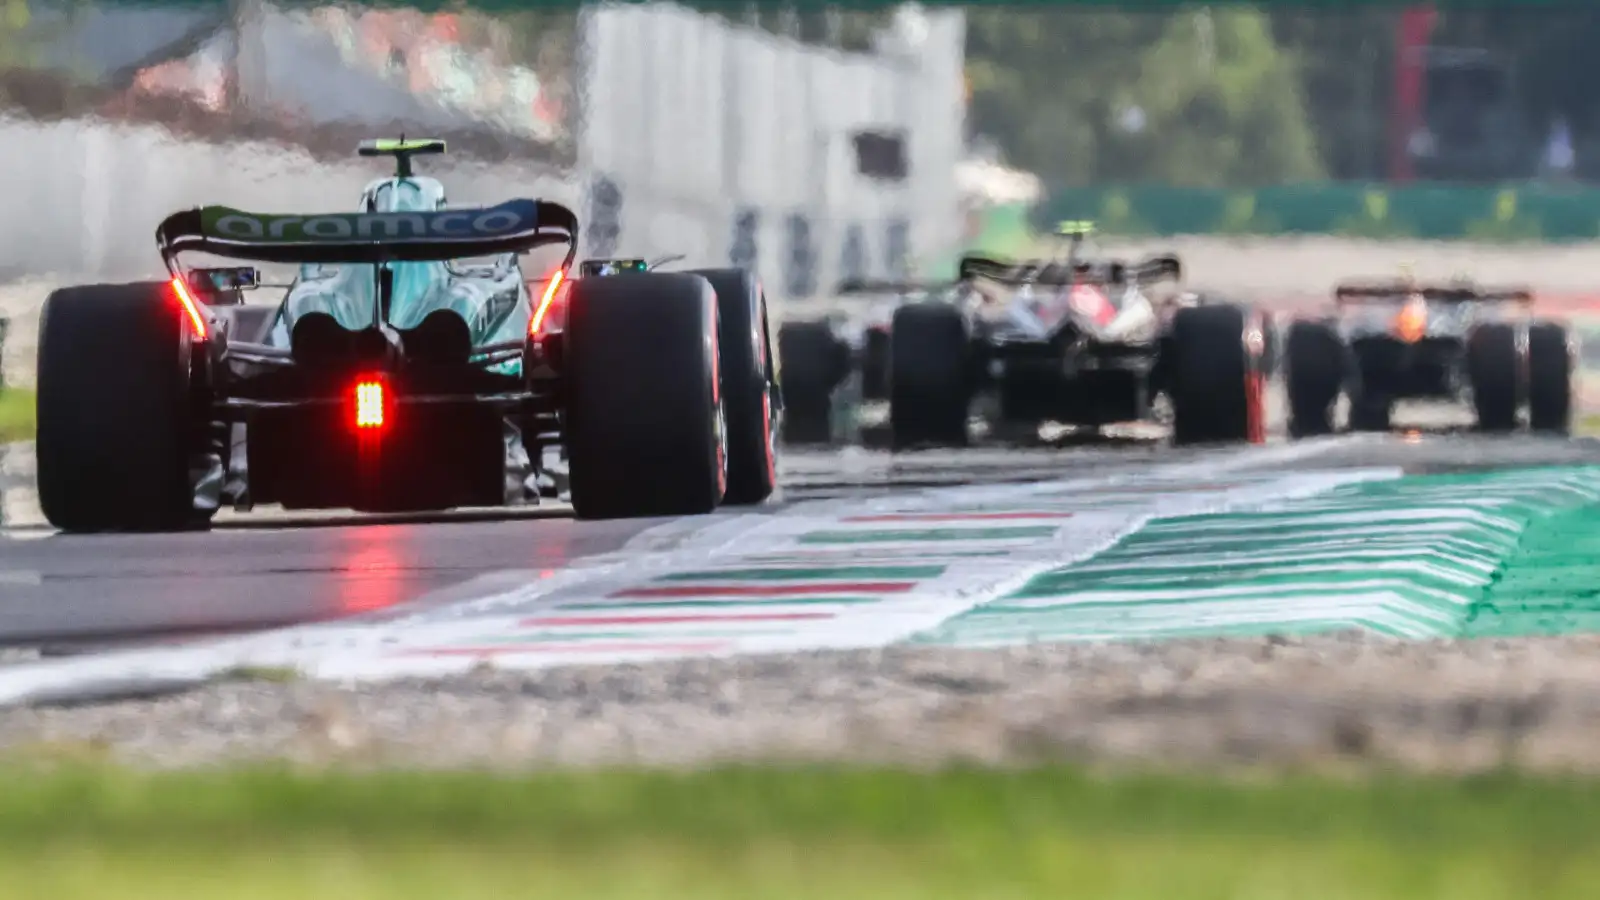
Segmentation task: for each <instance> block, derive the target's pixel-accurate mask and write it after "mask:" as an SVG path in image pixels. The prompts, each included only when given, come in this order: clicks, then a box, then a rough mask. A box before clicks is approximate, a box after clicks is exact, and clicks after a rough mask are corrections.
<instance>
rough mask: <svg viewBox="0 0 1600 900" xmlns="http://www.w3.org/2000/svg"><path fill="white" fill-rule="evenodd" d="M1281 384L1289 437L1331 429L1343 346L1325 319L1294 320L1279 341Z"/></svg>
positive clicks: (1342, 367)
mask: <svg viewBox="0 0 1600 900" xmlns="http://www.w3.org/2000/svg"><path fill="white" fill-rule="evenodd" d="M1283 367H1284V387H1285V389H1286V390H1285V392H1286V393H1287V394H1288V400H1289V436H1290V437H1291V438H1305V437H1315V436H1317V435H1324V434H1330V433H1332V431H1333V407H1334V403H1335V402H1336V401H1337V400H1338V399H1339V390H1340V388H1341V387H1342V386H1343V384H1344V376H1345V368H1346V364H1345V347H1344V342H1343V341H1341V340H1339V335H1338V333H1337V332H1335V331H1334V330H1333V328H1332V327H1331V326H1329V325H1328V324H1327V323H1325V322H1295V323H1294V324H1292V325H1290V326H1289V334H1288V336H1287V337H1286V338H1285V340H1284V343H1283Z"/></svg>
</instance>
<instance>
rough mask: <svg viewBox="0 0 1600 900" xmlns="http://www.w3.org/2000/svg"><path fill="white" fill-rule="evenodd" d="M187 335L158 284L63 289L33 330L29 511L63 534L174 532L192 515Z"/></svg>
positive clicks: (166, 289)
mask: <svg viewBox="0 0 1600 900" xmlns="http://www.w3.org/2000/svg"><path fill="white" fill-rule="evenodd" d="M192 338H193V335H192V334H191V332H190V325H189V324H188V322H187V320H186V318H185V316H184V313H183V311H182V307H181V306H180V305H179V303H178V300H177V298H176V297H174V296H173V294H172V289H171V287H170V286H169V285H168V284H167V283H166V282H145V283H135V284H100V285H86V286H82V287H70V288H63V289H61V290H58V291H55V292H54V293H52V294H51V295H50V297H49V299H47V300H46V301H45V305H44V312H43V315H42V318H41V321H40V327H39V362H38V365H39V369H38V401H37V402H38V419H39V434H38V444H37V453H38V467H39V469H38V486H39V505H40V506H41V507H42V509H43V512H44V515H45V518H46V519H48V520H49V522H50V524H52V525H54V526H55V527H57V528H60V529H61V530H63V531H177V530H182V529H187V528H192V527H196V526H201V525H204V524H205V523H206V522H207V521H209V519H210V516H211V512H212V511H202V510H196V509H195V491H194V477H195V476H194V475H193V474H191V472H190V464H191V461H192V457H194V456H195V453H194V450H195V447H196V444H197V443H198V442H199V441H200V440H201V439H202V438H203V435H202V434H201V429H200V428H199V425H200V423H198V422H197V421H196V419H197V418H198V417H197V416H195V414H194V411H195V404H194V400H193V397H192V395H191V393H190V356H191V341H192Z"/></svg>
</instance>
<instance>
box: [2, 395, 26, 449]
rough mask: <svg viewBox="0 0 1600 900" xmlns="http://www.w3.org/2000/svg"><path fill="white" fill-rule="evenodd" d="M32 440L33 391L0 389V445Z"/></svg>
mask: <svg viewBox="0 0 1600 900" xmlns="http://www.w3.org/2000/svg"><path fill="white" fill-rule="evenodd" d="M29 440H33V391H30V390H26V389H24V388H3V389H0V444H4V443H7V442H9V441H29Z"/></svg>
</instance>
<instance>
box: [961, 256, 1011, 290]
mask: <svg viewBox="0 0 1600 900" xmlns="http://www.w3.org/2000/svg"><path fill="white" fill-rule="evenodd" d="M1027 268H1028V267H1027V266H1025V265H1022V264H1019V263H1014V262H1004V261H1002V260H998V259H993V258H991V257H987V256H963V257H962V258H961V264H960V266H959V267H958V268H957V271H956V280H958V281H971V280H973V279H974V278H987V279H988V280H990V281H999V282H1002V283H1008V284H1021V283H1022V282H1021V281H1020V280H1019V279H1020V278H1022V276H1023V275H1024V274H1025V272H1026V270H1027Z"/></svg>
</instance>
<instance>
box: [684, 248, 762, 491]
mask: <svg viewBox="0 0 1600 900" xmlns="http://www.w3.org/2000/svg"><path fill="white" fill-rule="evenodd" d="M686 274H689V275H699V276H700V277H701V278H704V279H705V280H707V281H709V282H711V289H712V290H714V291H716V294H717V342H718V344H719V345H720V346H721V348H722V350H721V352H722V357H721V361H720V363H719V368H720V370H721V373H722V406H723V409H724V410H725V412H726V414H727V417H728V492H727V494H726V495H725V496H724V497H723V498H722V502H723V504H724V505H727V506H750V505H753V504H758V503H761V502H763V501H765V500H766V499H767V498H768V497H770V496H772V492H773V490H775V489H776V488H777V486H778V457H777V450H776V448H775V447H774V430H775V429H774V427H773V425H774V422H773V419H774V416H773V398H772V383H773V382H772V371H771V368H772V367H771V365H770V360H769V356H770V354H769V353H768V348H769V347H770V346H771V342H770V341H769V340H768V334H769V332H768V328H767V298H766V295H765V294H764V293H763V292H762V290H761V284H760V283H759V282H758V281H756V279H755V276H753V275H751V274H750V273H749V272H747V271H746V270H744V269H698V270H694V271H690V272H688V273H686Z"/></svg>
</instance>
